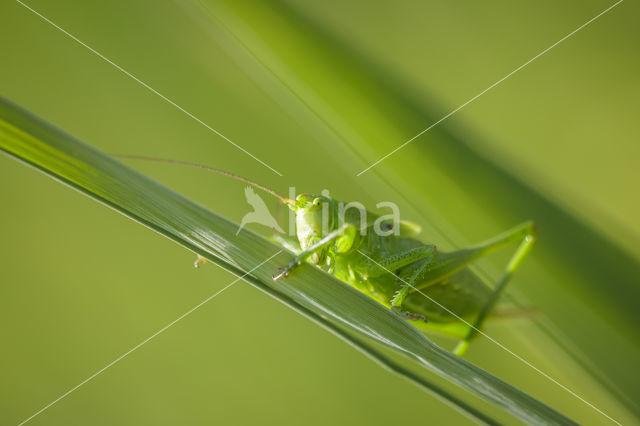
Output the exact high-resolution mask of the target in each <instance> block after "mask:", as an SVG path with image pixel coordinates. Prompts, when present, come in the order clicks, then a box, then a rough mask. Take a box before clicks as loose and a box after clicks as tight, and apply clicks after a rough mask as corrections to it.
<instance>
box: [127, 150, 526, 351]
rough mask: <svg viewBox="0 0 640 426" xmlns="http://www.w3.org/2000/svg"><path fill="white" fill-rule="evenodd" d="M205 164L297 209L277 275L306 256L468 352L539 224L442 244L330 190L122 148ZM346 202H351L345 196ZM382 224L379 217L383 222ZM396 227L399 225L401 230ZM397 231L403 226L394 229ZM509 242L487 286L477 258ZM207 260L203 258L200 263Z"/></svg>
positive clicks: (279, 239) (280, 276) (284, 241)
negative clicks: (286, 258) (451, 247)
mask: <svg viewBox="0 0 640 426" xmlns="http://www.w3.org/2000/svg"><path fill="white" fill-rule="evenodd" d="M118 156H119V157H122V158H129V159H138V160H150V161H159V162H165V163H172V164H180V165H186V166H191V167H197V168H201V169H205V170H208V171H211V172H214V173H218V174H222V175H225V176H227V177H231V178H233V179H236V180H240V181H242V182H245V183H248V184H249V185H252V186H253V187H255V188H258V189H261V190H263V191H265V192H267V193H268V194H270V195H273V196H275V197H277V198H279V199H280V200H281V201H282V202H284V203H285V204H286V205H287V206H288V207H289V208H290V209H291V210H293V211H294V212H295V216H296V239H291V240H290V239H285V238H282V237H274V240H276V241H277V242H279V243H281V245H283V246H284V247H285V248H287V249H289V250H291V251H292V252H294V253H295V254H296V257H295V258H294V260H293V261H291V262H290V263H289V264H288V265H286V266H285V267H284V268H280V269H279V270H278V271H277V272H276V273H275V274H274V276H273V279H274V280H276V281H277V280H279V279H283V278H286V277H287V276H288V275H289V274H290V273H292V271H293V270H294V269H295V267H296V266H298V265H299V264H300V263H301V262H303V261H306V262H308V263H311V264H313V265H316V266H317V267H319V268H322V269H323V270H325V271H326V272H328V273H330V274H332V275H334V276H335V277H336V278H338V279H340V280H342V281H344V282H345V283H347V284H349V285H351V286H352V287H354V288H356V289H357V290H359V291H361V292H362V293H364V294H365V295H367V296H369V297H371V298H373V299H375V300H376V301H378V302H379V303H381V304H382V305H384V306H385V307H387V308H389V309H391V310H393V311H394V312H396V313H397V314H398V315H401V316H402V317H404V318H405V319H407V320H408V321H410V322H411V323H413V324H414V325H415V326H416V327H418V328H421V329H424V330H427V331H432V332H437V333H440V334H444V335H447V336H450V337H454V338H457V339H459V343H458V345H457V346H456V348H455V349H454V353H456V354H458V355H463V354H464V353H465V352H466V350H467V349H468V347H469V343H470V341H471V340H472V339H473V338H474V337H476V336H477V334H478V333H480V329H481V327H482V325H483V323H484V321H485V320H486V319H487V317H488V316H489V315H490V314H491V313H492V311H493V308H494V307H495V305H496V303H497V301H498V299H499V296H500V294H501V292H502V290H503V289H504V287H505V286H506V284H507V283H508V281H509V279H510V278H511V275H512V274H513V273H514V271H515V270H516V269H517V268H518V266H519V265H520V263H521V262H522V260H523V259H524V258H525V257H526V255H527V253H528V252H529V250H530V249H531V247H532V245H533V243H534V241H535V233H534V229H533V224H532V223H531V222H525V223H523V224H521V225H519V226H517V227H515V228H513V229H511V230H509V231H506V232H504V233H502V234H500V235H498V236H496V237H494V238H491V239H489V240H487V241H485V242H482V243H480V244H477V245H474V246H471V247H468V248H466V249H462V250H457V251H453V252H443V251H441V250H438V249H437V247H436V246H435V245H431V244H425V243H423V242H422V241H420V240H418V239H416V235H417V234H418V233H419V231H417V227H416V226H415V225H413V226H412V225H411V224H409V223H405V222H400V223H392V222H388V221H387V222H385V221H382V226H381V228H386V229H383V230H382V231H386V232H379V231H380V230H377V229H375V228H376V221H377V220H378V219H379V217H378V216H377V215H375V214H373V213H371V212H369V211H366V212H364V213H365V214H364V215H363V214H362V213H363V212H361V211H359V210H358V209H347V210H343V211H342V215H341V214H340V211H339V209H338V202H337V201H336V200H333V199H332V198H331V197H329V196H325V195H317V194H300V195H298V196H297V197H296V199H295V200H291V199H289V198H286V197H283V196H282V195H280V194H278V193H277V192H275V191H273V190H272V189H270V188H267V187H265V186H263V185H260V184H258V183H256V182H253V181H250V180H249V179H246V178H244V177H241V176H238V175H234V174H232V173H229V172H226V171H224V170H220V169H215V168H212V167H208V166H204V165H201V164H197V163H189V162H184V161H177V160H170V159H162V158H156V157H146V156H137V155H118ZM342 205H344V204H342ZM378 225H380V224H378ZM395 227H398V229H397V230H396V229H395ZM391 231H397V232H391ZM508 244H518V246H517V249H516V251H515V253H514V254H513V255H512V257H511V259H510V260H509V262H508V263H507V265H506V267H505V269H504V271H503V273H502V275H501V277H500V278H499V279H498V281H497V283H496V285H495V286H494V287H493V288H489V287H487V286H486V285H485V284H484V283H483V282H482V281H481V280H480V279H479V278H478V277H477V276H476V275H475V274H474V273H473V272H472V271H471V270H470V269H469V266H470V265H471V263H472V262H473V261H475V260H476V259H478V258H480V257H483V256H486V255H487V254H489V253H491V252H493V251H494V250H497V249H499V248H501V247H503V246H505V245H508ZM202 261H205V260H204V259H202V258H198V260H197V261H196V267H197V266H198V265H199V264H200V263H201V262H202Z"/></svg>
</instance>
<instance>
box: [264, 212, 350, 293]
mask: <svg viewBox="0 0 640 426" xmlns="http://www.w3.org/2000/svg"><path fill="white" fill-rule="evenodd" d="M354 230H355V227H354V226H353V225H350V224H344V225H343V226H341V227H340V228H339V229H336V230H335V231H332V232H330V233H329V234H327V236H326V237H324V238H323V239H321V240H320V241H318V242H317V243H315V244H314V245H312V246H311V247H309V248H308V249H306V250H302V251H301V252H300V253H299V254H298V255H297V256H296V257H294V258H293V260H292V261H291V262H289V264H288V265H287V266H285V267H284V268H278V271H277V272H276V273H275V274H274V275H273V280H274V281H278V280H279V279H281V278H286V277H288V276H289V273H291V271H292V270H293V269H294V268H295V267H296V266H298V265H299V264H300V263H301V262H302V261H303V260H304V259H306V258H307V257H309V256H311V255H312V254H314V253H317V252H318V251H320V250H323V249H324V248H325V247H326V246H328V245H329V244H331V243H332V242H336V240H338V239H339V238H342V240H341V241H340V244H339V246H340V247H339V251H348V250H349V249H350V248H351V246H352V245H353V242H354V241H355V232H353V231H354Z"/></svg>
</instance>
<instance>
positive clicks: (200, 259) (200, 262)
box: [193, 255, 209, 269]
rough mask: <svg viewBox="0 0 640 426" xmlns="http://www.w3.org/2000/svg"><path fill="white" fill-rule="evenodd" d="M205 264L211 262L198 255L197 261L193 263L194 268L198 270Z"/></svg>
mask: <svg viewBox="0 0 640 426" xmlns="http://www.w3.org/2000/svg"><path fill="white" fill-rule="evenodd" d="M205 263H209V260H208V259H206V258H204V257H202V256H200V255H198V257H197V258H196V261H195V262H193V266H194V267H195V268H196V269H198V268H199V267H200V265H204V264H205Z"/></svg>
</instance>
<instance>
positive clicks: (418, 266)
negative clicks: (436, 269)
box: [391, 253, 434, 322]
mask: <svg viewBox="0 0 640 426" xmlns="http://www.w3.org/2000/svg"><path fill="white" fill-rule="evenodd" d="M433 257H434V254H433V253H432V254H431V255H430V256H428V257H426V258H424V259H420V260H418V261H416V262H415V263H414V264H413V265H410V266H409V268H407V269H405V270H404V271H401V272H400V274H399V276H398V278H399V280H400V283H401V284H400V285H401V287H400V290H398V291H397V292H396V294H395V295H394V296H393V298H392V299H391V310H392V311H394V312H396V313H398V314H400V315H402V316H403V317H404V318H408V319H413V320H418V319H421V320H422V321H424V322H427V317H426V316H424V315H422V314H418V313H415V312H409V311H406V310H404V309H402V303H403V302H404V300H405V298H406V297H407V296H408V295H409V292H410V291H411V290H413V289H415V287H414V284H415V283H416V282H417V281H418V280H419V279H420V278H421V277H422V276H423V275H424V273H425V272H426V271H427V270H428V269H429V266H430V265H431V262H432V261H433ZM414 265H415V266H414Z"/></svg>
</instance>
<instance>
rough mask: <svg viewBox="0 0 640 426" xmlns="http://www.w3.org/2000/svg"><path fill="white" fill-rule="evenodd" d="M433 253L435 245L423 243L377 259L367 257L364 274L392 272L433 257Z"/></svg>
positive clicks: (375, 274) (373, 274)
mask: <svg viewBox="0 0 640 426" xmlns="http://www.w3.org/2000/svg"><path fill="white" fill-rule="evenodd" d="M435 254H436V246H434V245H424V246H420V247H414V248H412V249H408V250H404V251H401V252H399V253H396V254H392V255H390V256H387V257H384V258H382V259H380V260H378V261H374V260H373V259H371V258H369V262H368V264H367V265H366V267H365V268H366V271H365V274H366V275H367V276H368V277H379V276H380V275H384V274H388V273H393V271H397V270H398V269H400V268H403V267H405V266H408V265H411V264H412V263H414V262H417V261H419V260H422V259H426V258H431V259H433V257H434V256H435ZM367 257H368V256H367Z"/></svg>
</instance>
